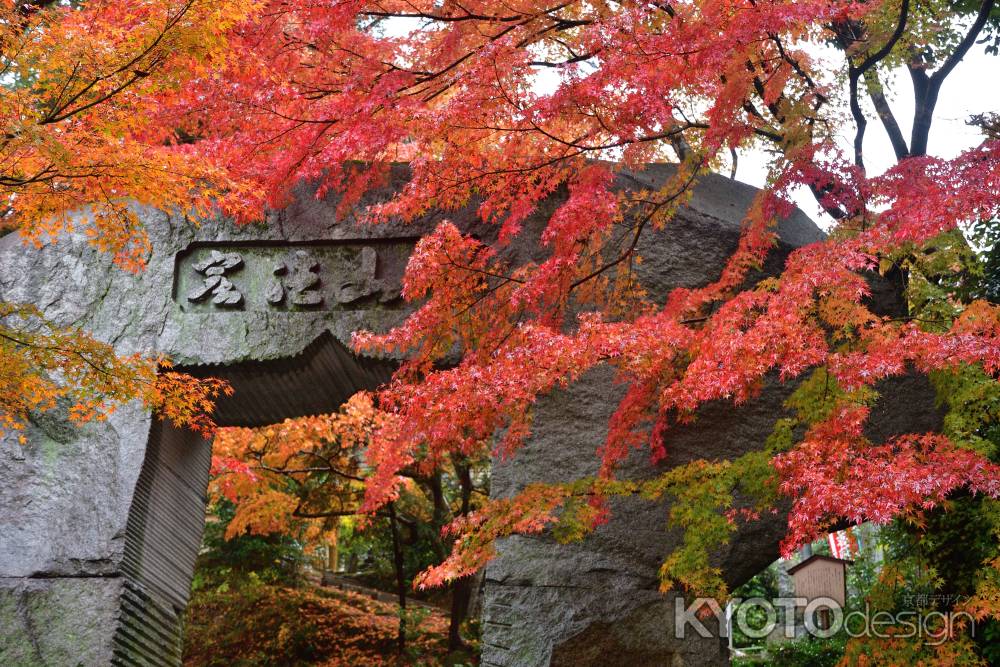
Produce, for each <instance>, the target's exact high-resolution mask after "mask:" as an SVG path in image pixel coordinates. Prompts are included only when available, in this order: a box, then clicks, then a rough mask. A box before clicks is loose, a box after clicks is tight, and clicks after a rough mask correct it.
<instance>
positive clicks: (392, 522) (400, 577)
mask: <svg viewBox="0 0 1000 667" xmlns="http://www.w3.org/2000/svg"><path fill="white" fill-rule="evenodd" d="M388 508H389V527H390V530H391V532H392V560H393V566H394V567H395V569H396V594H397V596H398V598H399V632H398V634H397V635H396V643H397V645H398V649H399V653H400V654H401V655H402V654H403V652H404V651H405V650H406V577H405V573H404V572H403V543H402V541H401V540H400V539H399V525H398V524H397V523H396V504H395V503H389V504H388Z"/></svg>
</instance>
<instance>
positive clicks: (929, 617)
mask: <svg viewBox="0 0 1000 667" xmlns="http://www.w3.org/2000/svg"><path fill="white" fill-rule="evenodd" d="M706 624H709V625H713V626H714V625H716V624H717V627H718V628H719V629H718V631H717V633H716V632H712V630H711V629H710V628H709V627H708V625H706ZM731 629H734V630H738V631H739V632H740V633H741V634H743V635H744V636H745V637H747V638H749V639H763V638H765V637H776V636H779V637H783V638H785V639H793V638H795V637H797V636H801V634H802V632H803V630H804V632H805V633H806V634H809V635H811V636H813V637H818V638H827V637H832V636H833V635H835V634H837V633H840V632H843V633H845V634H846V635H847V636H848V637H851V638H854V637H875V638H885V639H888V638H895V639H913V638H916V639H919V640H923V641H924V643H926V644H928V645H931V646H938V645H940V644H942V643H944V642H946V641H948V640H950V639H952V638H954V637H955V636H956V634H957V632H959V631H961V632H964V631H965V630H966V629H968V630H969V631H970V632H971V634H972V636H973V637H975V634H976V632H975V630H976V628H975V619H974V618H973V616H972V615H971V614H969V613H968V612H964V611H946V612H942V611H934V610H917V609H906V610H902V611H895V612H888V611H884V610H873V609H871V607H870V606H869V605H868V604H867V603H866V604H865V606H864V608H863V609H852V610H850V611H845V610H844V608H843V607H842V606H841V605H840V603H839V602H838V601H837V600H834V599H833V598H827V597H821V598H815V599H812V600H807V599H806V598H801V597H785V598H770V599H769V598H749V599H741V598H734V599H732V600H730V602H729V603H728V604H727V605H726V606H725V607H723V606H722V605H720V604H719V603H718V601H716V600H714V599H712V598H698V599H697V600H695V601H694V602H692V603H691V604H685V602H684V600H683V599H682V598H681V597H678V598H677V599H676V600H675V601H674V636H675V637H676V638H677V639H683V638H684V637H685V636H686V634H687V633H688V632H692V631H693V632H695V633H697V634H698V635H699V636H701V637H711V636H715V635H716V634H721V636H723V637H728V636H729V634H730V631H731ZM776 633H780V634H776Z"/></svg>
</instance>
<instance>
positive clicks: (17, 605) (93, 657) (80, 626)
mask: <svg viewBox="0 0 1000 667" xmlns="http://www.w3.org/2000/svg"><path fill="white" fill-rule="evenodd" d="M123 584H124V580H123V579H122V578H120V577H55V578H51V579H24V578H13V579H7V578H0V656H3V664H4V665H5V666H6V667H49V666H50V665H52V666H55V665H58V666H63V665H65V666H67V667H78V666H83V667H89V666H90V665H108V664H111V661H112V651H113V649H112V641H111V639H112V633H110V632H108V627H107V626H108V623H109V622H111V623H114V621H115V619H117V618H118V609H119V606H120V604H121V601H120V598H121V594H122V587H123Z"/></svg>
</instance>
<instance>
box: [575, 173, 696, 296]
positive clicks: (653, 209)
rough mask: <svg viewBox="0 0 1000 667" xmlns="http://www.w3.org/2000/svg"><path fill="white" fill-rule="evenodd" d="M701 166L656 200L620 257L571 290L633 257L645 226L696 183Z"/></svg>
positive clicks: (591, 273) (579, 282)
mask: <svg viewBox="0 0 1000 667" xmlns="http://www.w3.org/2000/svg"><path fill="white" fill-rule="evenodd" d="M701 166H702V163H699V164H698V166H697V167H696V168H694V169H692V170H691V175H690V176H689V177H688V179H687V181H685V182H684V185H682V186H681V188H680V190H678V191H677V192H675V193H674V194H672V195H670V196H669V197H667V198H666V199H664V200H662V201H660V202H655V203H653V204H652V206H651V208H650V210H649V212H648V213H647V214H646V215H645V216H644V217H643V218H642V220H640V221H639V223H638V224H637V225H636V228H635V234H634V235H633V237H632V242H631V243H629V246H628V248H626V249H625V251H624V252H622V253H621V254H620V255H618V257H616V258H615V259H613V260H611V261H609V262H607V263H605V264H604V265H603V266H600V267H598V268H597V269H594V270H593V271H591V272H590V273H588V274H587V275H586V276H584V277H583V278H580V279H579V280H575V281H573V282H572V283H570V286H569V291H570V292H572V291H573V290H574V289H576V288H577V287H579V286H580V285H582V284H584V283H585V282H587V281H589V280H592V279H593V278H596V277H597V276H599V275H601V274H602V273H604V272H605V271H607V270H608V269H611V268H614V267H615V266H617V265H619V264H621V263H622V262H624V261H625V260H626V259H628V258H629V257H631V256H632V254H633V253H634V252H635V249H636V247H637V246H638V245H639V237H640V236H641V235H642V230H643V229H644V228H645V226H646V225H647V224H648V223H649V221H650V220H652V219H653V216H654V215H656V213H657V212H658V211H659V210H660V209H661V208H663V207H664V206H666V205H667V204H669V203H671V202H673V201H676V200H677V198H678V197H680V196H681V195H683V194H684V193H685V192H687V189H688V188H689V187H691V184H692V183H694V179H695V178H696V177H697V175H698V172H699V170H700V169H701Z"/></svg>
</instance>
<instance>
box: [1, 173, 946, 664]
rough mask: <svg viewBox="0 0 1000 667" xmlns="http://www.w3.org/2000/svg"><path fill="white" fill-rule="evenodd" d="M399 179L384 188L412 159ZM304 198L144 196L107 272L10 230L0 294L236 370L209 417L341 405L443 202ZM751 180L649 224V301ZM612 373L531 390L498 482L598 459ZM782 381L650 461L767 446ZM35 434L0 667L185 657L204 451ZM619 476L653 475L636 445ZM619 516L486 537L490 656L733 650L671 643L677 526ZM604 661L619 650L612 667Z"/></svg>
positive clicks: (636, 658) (647, 512) (578, 470)
mask: <svg viewBox="0 0 1000 667" xmlns="http://www.w3.org/2000/svg"><path fill="white" fill-rule="evenodd" d="M669 169H670V168H669V167H665V166H660V167H654V168H651V169H650V170H648V171H647V172H643V173H641V174H635V173H627V174H623V175H622V176H621V177H620V181H619V184H620V186H621V187H626V188H627V187H635V185H636V184H637V183H647V182H655V181H658V180H661V179H662V178H663V177H664V176H665V175H666V174H667V173H668V171H669ZM394 179H395V180H394V182H393V183H392V184H390V186H389V187H388V189H389V190H391V189H393V188H396V187H399V185H400V183H401V182H402V180H403V179H405V169H403V168H400V169H397V170H396V171H395V172H394ZM299 194H300V196H299V197H297V198H296V200H295V201H294V203H293V204H292V205H290V206H289V207H288V208H287V209H285V210H282V211H279V212H275V213H273V214H272V215H271V216H270V218H269V220H268V221H267V222H266V224H264V225H259V226H249V227H235V226H233V225H231V224H228V223H225V222H221V221H204V222H202V223H201V224H199V225H195V224H193V223H192V222H191V221H189V220H187V219H186V218H184V216H182V215H177V214H167V213H164V212H160V211H155V210H141V211H139V213H140V217H141V218H142V220H143V221H144V223H145V224H146V227H147V229H148V231H149V232H150V237H151V241H152V250H151V253H150V255H149V258H148V268H147V270H146V271H145V272H143V273H141V274H138V275H132V274H128V273H124V272H122V271H119V270H118V269H116V268H114V267H112V266H111V263H110V259H109V258H108V257H107V256H105V255H102V254H99V253H97V252H96V251H95V250H94V249H93V248H92V247H91V246H89V245H88V243H87V242H86V239H85V237H84V236H83V235H82V234H81V235H70V236H68V237H67V238H63V239H60V240H59V242H58V243H56V244H53V245H49V246H46V247H43V248H41V249H37V250H36V249H31V248H27V247H25V246H24V245H22V244H21V242H20V240H19V239H18V238H17V237H16V236H14V235H11V236H7V237H5V238H3V239H2V240H0V301H14V302H30V303H34V304H36V305H38V306H39V307H40V308H41V309H42V310H43V311H44V312H45V314H46V315H47V316H48V317H49V318H51V319H52V320H54V321H56V322H58V323H60V324H64V325H76V326H81V327H84V328H86V329H88V330H89V331H91V332H93V333H94V335H96V336H97V337H98V338H100V339H102V340H105V341H108V342H110V343H112V344H114V345H115V347H116V349H117V350H118V351H119V352H122V353H131V352H142V353H159V354H165V355H167V356H168V357H170V358H171V359H172V360H173V361H174V362H175V363H176V364H179V365H181V366H183V367H185V368H186V369H187V370H190V371H193V372H196V373H201V374H206V375H217V376H222V377H225V378H227V379H229V380H230V381H231V382H232V383H233V385H234V387H235V388H236V390H237V393H236V395H235V396H234V397H233V398H232V399H228V400H226V401H223V402H222V403H221V404H220V407H219V414H218V417H219V421H220V423H223V424H245V425H253V424H260V423H267V422H269V421H276V420H280V419H282V418H284V417H291V416H297V415H301V414H311V413H316V412H319V411H328V410H333V409H335V408H336V407H337V406H338V405H339V404H340V403H341V402H342V401H343V400H345V399H346V397H347V396H349V395H350V394H351V393H353V392H354V391H356V390H357V389H360V388H365V387H372V386H375V385H376V384H378V382H380V381H383V380H384V379H385V378H386V377H388V374H389V372H391V367H392V365H391V363H390V361H391V360H383V361H378V360H372V359H358V358H356V357H354V355H352V354H351V353H350V352H349V351H347V347H346V345H347V343H348V341H349V338H350V334H351V332H352V331H354V330H356V329H359V328H367V329H375V330H385V329H387V328H388V327H390V326H392V325H393V324H396V323H398V322H400V321H401V319H402V318H403V317H404V316H405V312H406V311H405V309H404V307H403V304H402V302H401V301H400V300H399V298H398V281H399V277H400V276H401V273H402V269H403V266H404V263H405V259H406V256H407V252H408V248H411V247H412V243H413V241H414V239H415V238H416V237H418V236H419V235H420V234H422V233H426V231H427V230H428V229H430V228H431V226H432V225H433V224H435V223H436V222H437V221H438V220H440V219H441V218H442V217H445V216H442V215H441V214H440V213H434V214H431V215H429V216H428V217H427V219H425V220H423V221H420V222H418V223H415V224H413V225H406V226H404V225H382V226H378V227H365V226H358V225H357V224H355V221H354V219H353V217H352V216H350V215H349V216H347V218H344V219H342V218H338V216H337V215H336V214H335V209H336V202H333V201H317V200H315V199H314V198H312V197H311V196H309V192H308V190H307V189H306V188H303V189H302V192H300V193H299ZM383 194H384V193H383ZM753 194H754V190H753V188H750V187H748V186H745V185H742V184H739V183H735V182H733V181H729V180H727V179H724V178H720V177H709V178H707V179H706V180H705V181H704V182H703V183H702V185H701V186H699V188H698V189H697V190H696V192H695V196H694V198H693V199H692V201H691V203H690V206H689V207H688V208H687V209H685V210H684V211H683V212H682V213H681V214H680V215H679V216H678V218H677V220H675V221H674V222H672V223H671V224H670V225H668V226H667V228H666V229H665V230H664V231H663V232H657V233H652V232H650V233H647V234H646V235H645V236H644V237H643V240H642V254H643V256H644V260H645V261H644V262H643V264H641V265H640V269H639V270H640V271H641V273H640V278H641V280H642V282H643V283H644V285H645V286H646V287H647V289H649V290H650V292H651V293H652V294H653V295H654V296H656V297H662V296H664V295H665V294H666V293H667V291H669V289H671V288H672V287H674V286H677V285H686V286H696V285H702V284H705V283H706V282H708V281H710V280H712V279H713V278H715V277H717V276H718V274H719V272H720V271H721V268H722V263H723V261H724V260H725V257H726V256H727V255H728V254H729V253H730V252H731V251H732V250H733V249H734V248H735V245H736V242H737V238H738V233H739V221H740V219H741V217H742V214H743V211H744V210H745V209H746V207H747V205H748V204H749V202H750V200H751V198H752V196H753ZM554 206H555V202H554V201H552V202H548V203H547V204H546V205H543V206H541V207H540V210H539V212H538V213H537V214H536V215H535V216H534V217H533V218H532V219H531V220H529V221H528V224H527V225H526V227H527V228H528V229H529V230H531V229H534V230H535V231H538V230H540V229H541V226H542V225H543V224H544V221H545V219H546V216H547V215H548V213H550V212H551V210H552V208H553V207H554ZM447 217H448V218H450V219H452V220H454V221H455V222H457V223H458V224H459V225H460V226H461V227H463V228H465V229H467V230H469V231H471V232H474V233H478V234H479V235H481V236H483V237H488V236H489V235H490V234H492V233H494V231H495V230H493V229H492V228H486V227H484V226H482V225H479V224H477V223H476V221H475V216H474V213H473V208H472V207H469V208H468V209H466V210H463V211H458V212H452V213H450V214H449V215H448V216H447ZM779 234H780V237H781V240H782V243H781V248H780V249H779V250H778V251H777V252H776V253H775V255H774V257H773V258H772V259H771V260H770V261H769V265H768V267H767V268H768V270H770V271H774V270H776V269H777V267H779V266H780V263H781V257H782V255H783V254H786V253H787V252H788V251H789V250H790V249H791V248H793V247H795V246H797V245H801V244H803V243H807V242H810V241H813V240H816V239H818V238H819V237H820V233H819V231H818V230H817V229H816V227H815V226H814V225H813V224H812V223H811V222H810V221H809V220H808V219H806V218H805V216H803V215H801V214H796V215H795V216H793V218H792V219H791V220H787V221H783V222H782V223H781V225H780V227H779ZM508 253H509V254H510V257H511V259H512V261H515V262H516V261H518V259H524V258H528V257H536V256H537V255H538V253H539V249H538V247H537V245H534V244H532V243H531V242H530V241H529V242H523V243H521V244H519V245H516V246H514V247H513V248H511V249H509V250H508ZM888 294H889V295H890V297H891V290H890V291H889V292H888ZM890 300H891V298H890ZM620 389H621V388H620V387H616V386H614V385H613V383H612V382H611V378H610V376H609V373H608V372H607V371H606V369H604V370H602V369H597V370H595V371H594V372H592V373H590V374H589V375H588V376H587V377H585V378H584V379H583V380H582V381H580V382H578V383H576V384H575V385H574V386H572V387H570V388H569V389H568V390H566V391H561V392H557V393H556V394H554V395H553V396H551V397H547V398H545V399H544V400H542V401H540V403H539V405H538V408H537V423H536V428H535V430H534V436H533V437H532V439H531V442H530V443H529V445H528V446H527V448H526V449H525V450H524V451H523V452H521V453H520V454H519V455H518V456H517V457H515V458H514V459H513V460H511V461H506V462H498V463H497V465H496V466H495V469H494V473H493V487H492V493H493V494H494V495H496V496H505V495H509V494H511V493H514V492H516V491H517V490H518V489H519V488H522V487H523V486H524V485H525V484H526V483H528V482H530V481H535V480H539V479H553V480H556V479H560V480H561V479H565V478H567V477H570V476H581V475H586V474H590V473H592V472H593V471H594V470H595V468H596V457H595V452H596V449H597V445H598V444H599V443H600V441H601V439H602V434H603V432H604V428H605V425H606V422H607V416H608V415H609V414H610V412H611V410H613V409H614V406H615V397H616V396H617V395H618V392H620ZM786 392H787V388H782V387H777V386H775V387H769V388H768V389H767V390H766V391H765V393H764V395H763V396H762V397H761V399H760V400H759V401H756V402H754V403H751V404H749V405H747V406H744V407H742V408H740V409H739V410H736V411H734V410H733V409H732V406H728V405H714V406H708V407H706V408H705V410H703V412H702V414H701V417H700V419H699V420H698V421H697V422H696V423H695V424H693V425H691V426H690V427H688V428H685V429H683V430H679V431H677V432H676V433H674V434H673V436H672V438H671V442H670V456H669V458H668V459H667V460H666V461H665V462H664V463H663V464H661V465H660V468H659V469H662V468H663V467H664V466H671V465H677V464H678V463H682V462H684V461H687V460H691V459H693V458H700V457H704V458H722V457H732V456H738V455H739V454H741V453H743V452H744V451H746V450H747V449H748V448H751V447H758V446H759V445H760V443H761V442H762V439H763V437H765V435H766V433H767V432H768V431H769V429H770V425H771V424H772V423H773V420H774V418H775V417H776V415H777V413H778V412H779V411H780V403H781V401H782V399H783V396H784V395H785V393H786ZM918 393H920V392H918ZM914 405H917V404H916V403H914ZM916 409H917V411H918V412H919V410H920V409H922V408H921V406H919V405H917V407H916ZM930 412H932V410H930V408H928V413H930ZM26 435H27V439H28V442H27V444H25V445H21V444H18V442H17V441H16V440H15V439H14V438H11V437H8V438H6V439H5V440H3V442H2V443H0V507H2V508H3V512H2V513H0V661H2V662H3V663H4V664H5V665H10V666H19V665H85V666H90V665H106V664H122V665H132V664H153V665H161V664H162V665H174V664H177V662H178V653H177V651H178V646H179V623H178V619H179V617H180V614H181V613H182V612H183V608H184V605H185V604H186V601H187V594H188V587H189V585H190V577H191V567H192V563H193V559H194V555H195V553H196V549H197V544H198V540H199V539H200V534H201V527H202V521H203V504H204V493H205V484H206V481H207V461H208V447H209V445H208V443H205V442H203V441H201V440H200V439H199V438H197V437H195V436H193V435H191V434H188V433H183V432H178V431H176V430H175V429H172V428H171V427H169V426H165V425H163V424H160V423H159V422H155V421H154V420H153V419H151V417H150V415H149V414H147V413H146V412H144V411H143V410H142V408H141V407H140V406H137V405H134V404H130V405H125V406H122V407H121V408H120V409H119V410H118V411H116V412H115V413H114V414H113V415H112V416H111V417H110V419H108V420H107V421H106V422H101V423H93V424H88V425H85V426H79V427H77V426H71V425H69V424H68V423H67V422H66V420H65V419H64V418H63V417H61V416H60V415H59V414H46V415H39V416H37V417H36V418H34V419H33V420H32V423H31V424H30V425H29V427H28V429H27V431H26ZM625 472H626V473H627V474H629V475H633V476H642V475H650V474H654V473H655V472H657V470H654V469H652V468H650V466H649V465H648V463H647V462H646V460H645V458H644V456H643V455H641V454H638V453H637V454H636V456H635V457H634V460H632V461H631V462H630V463H629V465H628V466H626V469H625ZM614 509H615V519H614V521H612V523H610V524H608V525H607V526H604V527H603V528H602V529H601V530H599V531H598V533H597V534H596V535H594V536H592V537H591V538H588V539H587V540H586V541H584V542H583V543H582V544H575V545H564V546H561V545H556V544H554V543H552V542H551V541H549V540H548V539H546V538H544V537H532V538H510V539H508V540H505V541H504V542H503V544H501V545H500V557H499V558H498V559H497V560H496V561H495V562H494V563H493V564H492V565H491V566H490V568H489V570H488V572H487V584H486V593H485V600H484V612H483V616H484V619H483V620H484V654H483V663H484V664H485V665H517V666H524V667H534V666H536V665H548V664H561V665H589V664H634V665H637V666H638V665H679V664H684V665H700V664H722V663H724V662H725V661H726V656H725V653H724V652H723V651H722V648H721V645H720V643H719V640H718V639H717V638H708V639H689V640H685V641H680V640H676V639H674V638H673V633H672V629H673V625H672V622H671V619H672V614H673V611H672V610H673V608H674V607H673V602H672V599H671V597H669V596H668V597H664V596H662V595H661V594H660V593H658V592H657V590H656V587H657V580H656V568H657V567H658V566H659V563H660V562H661V561H662V559H663V558H664V556H665V555H666V554H667V553H669V551H670V549H671V548H672V545H673V544H675V543H676V540H677V535H676V534H674V533H672V532H670V531H669V530H667V527H666V519H665V517H666V509H665V507H664V506H662V505H652V504H643V503H639V502H635V501H622V502H620V503H618V506H616V507H615V508H614ZM780 534H781V520H780V518H777V519H775V520H768V521H763V522H760V523H757V524H753V525H751V526H749V527H747V528H745V529H743V530H741V531H740V532H739V533H738V534H737V535H736V536H735V537H734V539H733V540H732V542H731V543H730V544H729V545H728V546H727V547H725V548H724V549H723V550H722V551H720V553H719V562H720V564H721V565H722V566H723V568H724V570H725V572H726V575H727V579H729V580H730V581H731V582H732V583H739V582H740V581H742V580H745V579H746V578H747V577H749V576H750V575H752V574H753V573H754V572H755V571H757V570H759V569H760V568H762V567H763V566H764V565H766V564H767V563H768V562H769V561H770V560H772V559H773V558H774V555H775V551H776V546H777V542H778V540H779V538H780ZM608 655H616V656H619V657H620V658H621V659H620V660H619V661H617V662H610V663H609V662H608V657H607V656H608Z"/></svg>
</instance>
